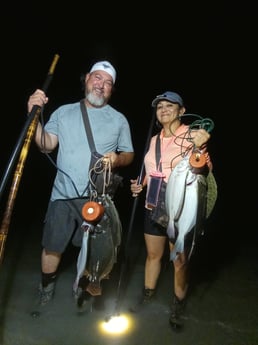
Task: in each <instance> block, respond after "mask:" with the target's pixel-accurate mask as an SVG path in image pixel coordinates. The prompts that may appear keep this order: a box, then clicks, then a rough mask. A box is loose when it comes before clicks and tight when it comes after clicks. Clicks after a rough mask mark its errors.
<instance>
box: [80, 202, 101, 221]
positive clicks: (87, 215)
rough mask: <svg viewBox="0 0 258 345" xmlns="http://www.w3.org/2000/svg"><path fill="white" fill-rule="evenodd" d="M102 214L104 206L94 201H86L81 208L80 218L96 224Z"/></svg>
mask: <svg viewBox="0 0 258 345" xmlns="http://www.w3.org/2000/svg"><path fill="white" fill-rule="evenodd" d="M103 214H104V206H103V205H102V204H100V203H98V202H96V201H88V202H86V203H85V204H84V205H83V207H82V216H83V218H84V219H85V220H86V221H87V222H93V223H94V222H97V221H99V220H100V218H101V217H102V216H103Z"/></svg>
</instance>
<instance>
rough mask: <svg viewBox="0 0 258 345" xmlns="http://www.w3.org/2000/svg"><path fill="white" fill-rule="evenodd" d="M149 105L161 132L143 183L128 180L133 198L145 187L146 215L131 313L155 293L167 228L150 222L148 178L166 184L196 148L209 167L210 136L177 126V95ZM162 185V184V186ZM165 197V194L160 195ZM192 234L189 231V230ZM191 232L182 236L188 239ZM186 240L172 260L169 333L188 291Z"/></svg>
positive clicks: (180, 105)
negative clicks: (140, 276) (140, 275)
mask: <svg viewBox="0 0 258 345" xmlns="http://www.w3.org/2000/svg"><path fill="white" fill-rule="evenodd" d="M152 106H153V107H155V108H156V117H157V121H158V124H160V125H161V128H162V129H161V131H160V133H158V134H157V135H155V136H153V137H152V138H151V141H150V146H149V150H148V152H147V153H146V155H145V158H144V163H145V171H146V176H145V179H144V182H143V184H142V185H141V184H139V183H138V181H137V179H135V180H134V179H132V180H131V191H132V193H133V196H137V195H138V194H139V193H140V192H141V191H142V190H143V187H145V186H147V191H146V203H145V208H146V215H145V221H144V239H145V244H146V249H147V258H146V263H145V278H144V289H143V296H142V297H141V300H140V303H138V304H137V306H136V308H134V309H133V311H136V310H137V309H138V307H139V306H140V305H142V304H145V303H146V302H149V301H150V299H151V298H152V296H153V295H154V293H155V289H156V286H157V281H158V278H159V275H160V271H161V259H162V257H163V254H164V250H165V245H166V243H167V226H166V225H164V224H163V225H160V224H158V223H157V222H156V221H154V220H153V219H152V214H153V212H152V210H151V207H150V202H149V200H148V199H150V196H153V194H154V196H155V193H153V192H154V191H153V190H152V191H151V188H150V181H151V179H152V178H151V175H152V176H156V177H157V176H161V177H162V179H163V180H164V181H165V182H166V183H167V182H168V179H169V176H170V174H171V172H172V171H173V169H174V168H175V166H176V165H177V164H178V163H179V162H180V161H181V160H182V159H183V158H184V157H185V156H190V154H191V153H192V151H193V149H199V150H200V153H203V154H204V157H205V160H206V165H207V167H208V169H211V168H212V164H211V161H210V158H209V155H208V153H207V152H206V143H207V141H208V140H209V138H210V134H209V133H208V132H207V131H206V130H205V129H203V128H200V129H199V128H198V129H195V130H190V127H189V126H188V125H185V124H183V123H181V120H180V117H181V116H182V115H183V114H184V113H185V110H186V109H185V107H184V103H183V100H182V98H181V97H180V95H179V94H177V93H175V92H171V91H167V92H165V93H163V94H162V95H159V96H157V97H156V98H155V99H154V100H153V102H152ZM157 139H160V140H159V145H160V147H159V152H160V159H159V160H158V161H156V152H157V151H156V150H157V149H156V142H157ZM165 185H166V184H165ZM163 198H165V193H164V194H163ZM191 232H192V231H191ZM191 232H190V233H189V234H188V235H187V236H186V237H189V235H191ZM187 243H188V244H190V241H189V238H188V241H187V238H185V249H184V251H183V253H178V255H177V256H176V258H175V259H173V266H174V292H173V301H172V308H171V314H170V318H169V323H170V325H171V327H172V329H173V330H176V331H177V330H180V329H181V328H182V322H181V316H182V311H183V307H184V305H185V299H186V294H187V290H188V263H189V260H188V254H189V250H190V245H187ZM174 244H175V242H174V241H171V240H170V241H169V249H170V252H172V250H173V247H174Z"/></svg>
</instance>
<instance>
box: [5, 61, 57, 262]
mask: <svg viewBox="0 0 258 345" xmlns="http://www.w3.org/2000/svg"><path fill="white" fill-rule="evenodd" d="M58 59H59V55H57V54H56V55H55V56H54V59H53V61H52V64H51V67H50V69H49V71H48V75H47V77H46V80H45V82H44V84H43V87H42V90H43V91H44V92H46V91H47V89H48V86H49V84H50V82H51V80H52V77H53V74H54V70H55V67H56V64H57V61H58ZM40 112H41V107H39V106H36V105H34V106H33V108H32V110H31V112H30V113H29V114H28V118H27V121H26V123H25V126H24V128H23V130H22V132H21V134H20V136H19V140H18V142H17V144H16V146H15V149H14V151H13V154H12V156H11V159H10V161H9V164H8V166H7V169H6V173H5V175H4V177H3V179H2V182H1V194H0V196H2V193H3V191H4V188H5V185H6V183H7V179H8V177H9V175H10V171H11V169H12V166H13V165H14V162H15V160H16V157H18V153H19V152H20V156H19V160H18V163H17V165H16V169H15V173H14V177H13V181H12V184H11V188H10V192H9V196H8V199H7V205H6V209H5V212H4V215H3V220H2V224H1V228H0V264H1V263H2V261H3V256H4V249H5V242H6V239H7V235H8V230H9V225H10V222H11V216H12V211H13V207H14V203H15V199H16V195H17V192H18V188H19V184H20V181H21V177H22V173H23V168H24V165H25V162H26V158H27V155H28V152H29V148H30V144H31V141H32V138H33V136H34V133H35V131H36V128H37V125H38V121H39V115H40ZM22 144H23V145H22Z"/></svg>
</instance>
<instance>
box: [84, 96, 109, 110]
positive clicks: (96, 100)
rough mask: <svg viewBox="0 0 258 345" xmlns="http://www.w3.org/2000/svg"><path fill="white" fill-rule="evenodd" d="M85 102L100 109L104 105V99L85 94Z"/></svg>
mask: <svg viewBox="0 0 258 345" xmlns="http://www.w3.org/2000/svg"><path fill="white" fill-rule="evenodd" d="M86 99H87V101H88V102H89V103H90V104H92V105H93V106H95V107H102V106H103V105H104V103H105V99H104V98H103V97H102V98H100V97H98V96H95V95H94V94H93V93H88V94H86Z"/></svg>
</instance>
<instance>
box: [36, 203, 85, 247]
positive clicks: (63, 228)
mask: <svg viewBox="0 0 258 345" xmlns="http://www.w3.org/2000/svg"><path fill="white" fill-rule="evenodd" d="M87 201H88V199H86V198H80V199H69V200H55V201H50V202H49V204H48V209H47V213H46V217H45V220H44V229H43V237H42V246H43V247H44V248H45V249H46V250H47V251H53V252H57V253H63V252H64V250H65V249H66V247H67V245H68V243H69V242H70V240H72V243H73V245H74V246H77V247H80V246H81V242H82V237H83V230H82V228H81V225H82V223H83V217H82V214H81V210H82V207H83V205H84V204H85V203H86V202H87Z"/></svg>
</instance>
